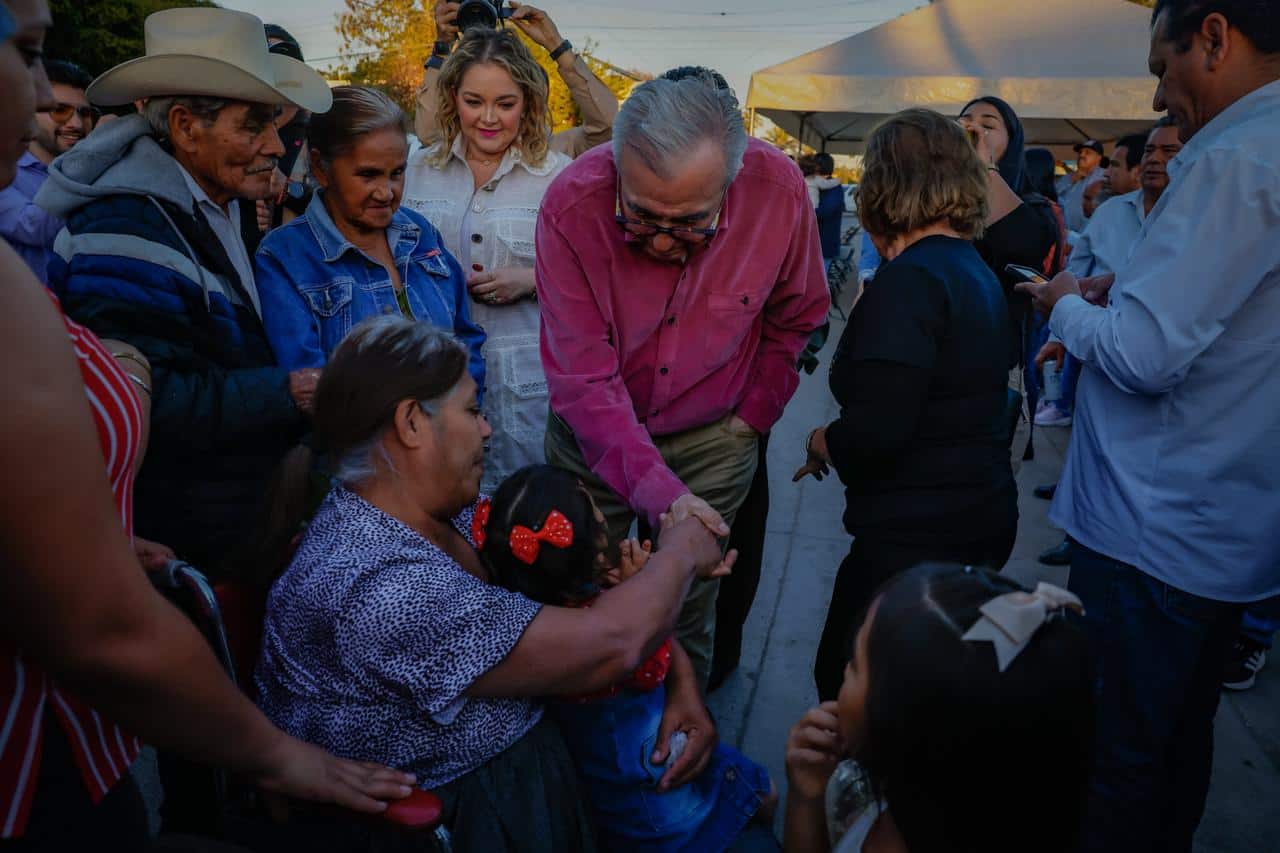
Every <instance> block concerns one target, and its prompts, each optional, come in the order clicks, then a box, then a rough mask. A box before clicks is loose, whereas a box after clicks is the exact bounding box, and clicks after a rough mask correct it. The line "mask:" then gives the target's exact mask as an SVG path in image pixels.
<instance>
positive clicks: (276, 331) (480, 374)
mask: <svg viewBox="0 0 1280 853" xmlns="http://www.w3.org/2000/svg"><path fill="white" fill-rule="evenodd" d="M322 198H323V193H316V195H315V197H314V198H312V199H311V203H310V204H309V205H308V206H307V212H306V213H305V214H303V215H302V216H299V217H298V218H297V219H295V220H293V221H292V222H290V223H289V224H288V225H285V226H283V227H281V228H277V229H276V230H275V231H272V232H271V233H270V234H268V235H267V236H266V237H265V238H264V239H263V241H262V245H261V246H259V247H258V254H257V258H256V259H255V264H254V265H255V267H256V269H257V284H258V295H259V297H260V298H261V301H262V322H263V324H264V325H265V326H266V329H267V337H268V338H269V339H270V341H271V347H272V349H274V350H275V354H276V360H277V361H278V362H279V363H280V366H282V367H284V368H287V369H288V370H297V369H299V368H303V367H321V366H323V365H324V363H325V362H326V361H328V359H329V355H330V353H332V352H333V350H334V348H335V347H337V346H338V344H339V343H341V342H342V339H343V338H345V337H346V336H347V333H348V332H350V331H351V328H352V326H355V325H356V324H358V323H359V322H360V321H361V320H365V319H367V318H369V317H372V316H374V315H375V314H393V313H394V314H399V313H400V306H399V304H398V303H397V302H396V293H395V288H394V287H393V286H392V284H391V278H390V277H389V276H388V275H387V271H386V269H384V268H383V266H382V264H380V263H378V262H377V261H375V260H374V259H373V258H371V257H369V256H368V255H366V254H365V253H364V252H362V251H361V250H360V249H358V248H356V246H355V245H353V244H352V243H351V242H350V241H349V240H347V238H346V237H344V236H342V233H341V232H340V231H338V227H337V226H336V225H334V223H333V218H332V217H330V216H329V211H328V210H326V209H325V206H324V202H323V200H322ZM387 242H388V243H389V244H390V246H391V255H392V257H394V258H395V261H396V267H397V268H399V270H400V278H401V281H403V282H404V288H405V294H406V295H407V297H408V300H409V308H410V309H411V310H412V311H413V316H414V317H416V318H417V319H419V320H425V321H428V322H430V323H433V324H435V325H437V326H439V327H440V328H442V329H448V330H450V331H452V332H453V333H454V334H455V335H456V336H457V337H458V339H459V340H460V341H462V343H463V344H465V345H466V347H467V349H468V350H469V351H470V353H471V362H470V370H471V375H472V377H474V378H475V380H476V385H478V386H479V387H480V391H481V392H483V389H484V357H483V355H482V354H481V347H482V346H483V344H484V331H483V330H482V329H481V328H480V327H479V326H477V325H475V324H474V323H472V322H471V312H470V308H469V307H468V306H469V304H470V297H469V296H468V295H467V287H466V278H465V276H463V274H462V268H461V267H460V266H458V262H457V261H456V260H454V257H453V256H452V255H450V254H449V252H448V250H447V249H445V248H444V241H443V240H442V239H441V237H440V232H439V231H437V230H436V229H435V226H433V225H432V224H431V223H429V222H427V220H426V219H424V218H422V216H421V215H419V214H417V213H415V212H414V211H412V210H407V209H405V208H400V209H399V210H397V211H396V213H395V216H393V217H392V219H391V225H390V226H388V228H387Z"/></svg>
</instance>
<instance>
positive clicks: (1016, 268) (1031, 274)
mask: <svg viewBox="0 0 1280 853" xmlns="http://www.w3.org/2000/svg"><path fill="white" fill-rule="evenodd" d="M1004 271H1005V272H1007V273H1008V274H1009V275H1011V276H1014V277H1016V278H1018V279H1021V280H1022V281H1029V282H1031V283H1033V284H1048V283H1049V279H1047V278H1045V277H1044V274H1043V273H1041V272H1040V271H1039V270H1036V269H1032V268H1031V267H1024V266H1022V265H1021V264H1005V265H1004Z"/></svg>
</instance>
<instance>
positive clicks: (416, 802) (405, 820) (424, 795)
mask: <svg viewBox="0 0 1280 853" xmlns="http://www.w3.org/2000/svg"><path fill="white" fill-rule="evenodd" d="M443 811H444V804H443V803H441V802H440V798H439V797H437V796H436V795H435V794H433V793H431V792H430V791H424V790H422V789H421V788H414V789H413V793H412V794H410V795H409V796H407V797H405V798H404V799H403V800H395V801H394V802H392V803H391V804H389V805H388V806H387V810H386V811H384V812H383V813H382V819H383V820H385V821H389V822H390V823H395V824H399V825H400V826H406V827H409V828H411V829H433V828H434V827H435V826H436V825H437V824H439V823H440V814H441V812H443Z"/></svg>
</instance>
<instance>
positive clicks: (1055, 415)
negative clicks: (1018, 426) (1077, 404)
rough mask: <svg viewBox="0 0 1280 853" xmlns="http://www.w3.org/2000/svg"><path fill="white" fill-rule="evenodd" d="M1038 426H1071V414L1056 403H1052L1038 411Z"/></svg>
mask: <svg viewBox="0 0 1280 853" xmlns="http://www.w3.org/2000/svg"><path fill="white" fill-rule="evenodd" d="M1036 426H1043V427H1065V426H1071V415H1069V414H1067V413H1066V412H1064V411H1062V409H1059V408H1058V406H1057V404H1056V403H1050V404H1049V405H1047V406H1045V407H1044V408H1043V409H1041V410H1040V411H1038V412H1036Z"/></svg>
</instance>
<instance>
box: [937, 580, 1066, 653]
mask: <svg viewBox="0 0 1280 853" xmlns="http://www.w3.org/2000/svg"><path fill="white" fill-rule="evenodd" d="M1064 609H1066V610H1074V611H1075V612H1076V613H1084V605H1083V604H1081V602H1080V599H1079V598H1077V597H1076V596H1075V595H1074V594H1073V593H1071V592H1068V591H1067V590H1065V589H1063V588H1062V587H1058V586H1054V585H1053V584H1047V583H1040V584H1037V585H1036V588H1035V591H1034V592H1022V591H1021V590H1019V591H1018V592H1010V593H1006V594H1004V595H1000V596H996V597H995V598H993V599H991V600H990V601H988V602H987V603H986V604H984V605H982V607H980V608H978V612H980V613H981V614H982V615H981V616H979V617H978V621H977V622H975V623H973V627H972V628H970V629H969V630H968V631H966V632H965V634H964V636H963V637H961V639H962V640H974V641H977V640H989V641H990V642H991V644H992V645H993V646H995V651H996V666H997V668H998V669H999V670H1000V672H1004V671H1005V670H1006V669H1008V668H1009V664H1011V663H1013V661H1014V658H1016V657H1017V656H1018V655H1019V654H1021V653H1022V650H1023V649H1025V648H1026V647H1027V644H1028V643H1030V642H1031V638H1032V637H1034V636H1035V633H1036V631H1038V630H1040V626H1041V625H1043V624H1044V623H1045V622H1047V621H1048V620H1049V617H1050V616H1051V615H1053V614H1054V613H1058V612H1060V611H1062V610H1064Z"/></svg>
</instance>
